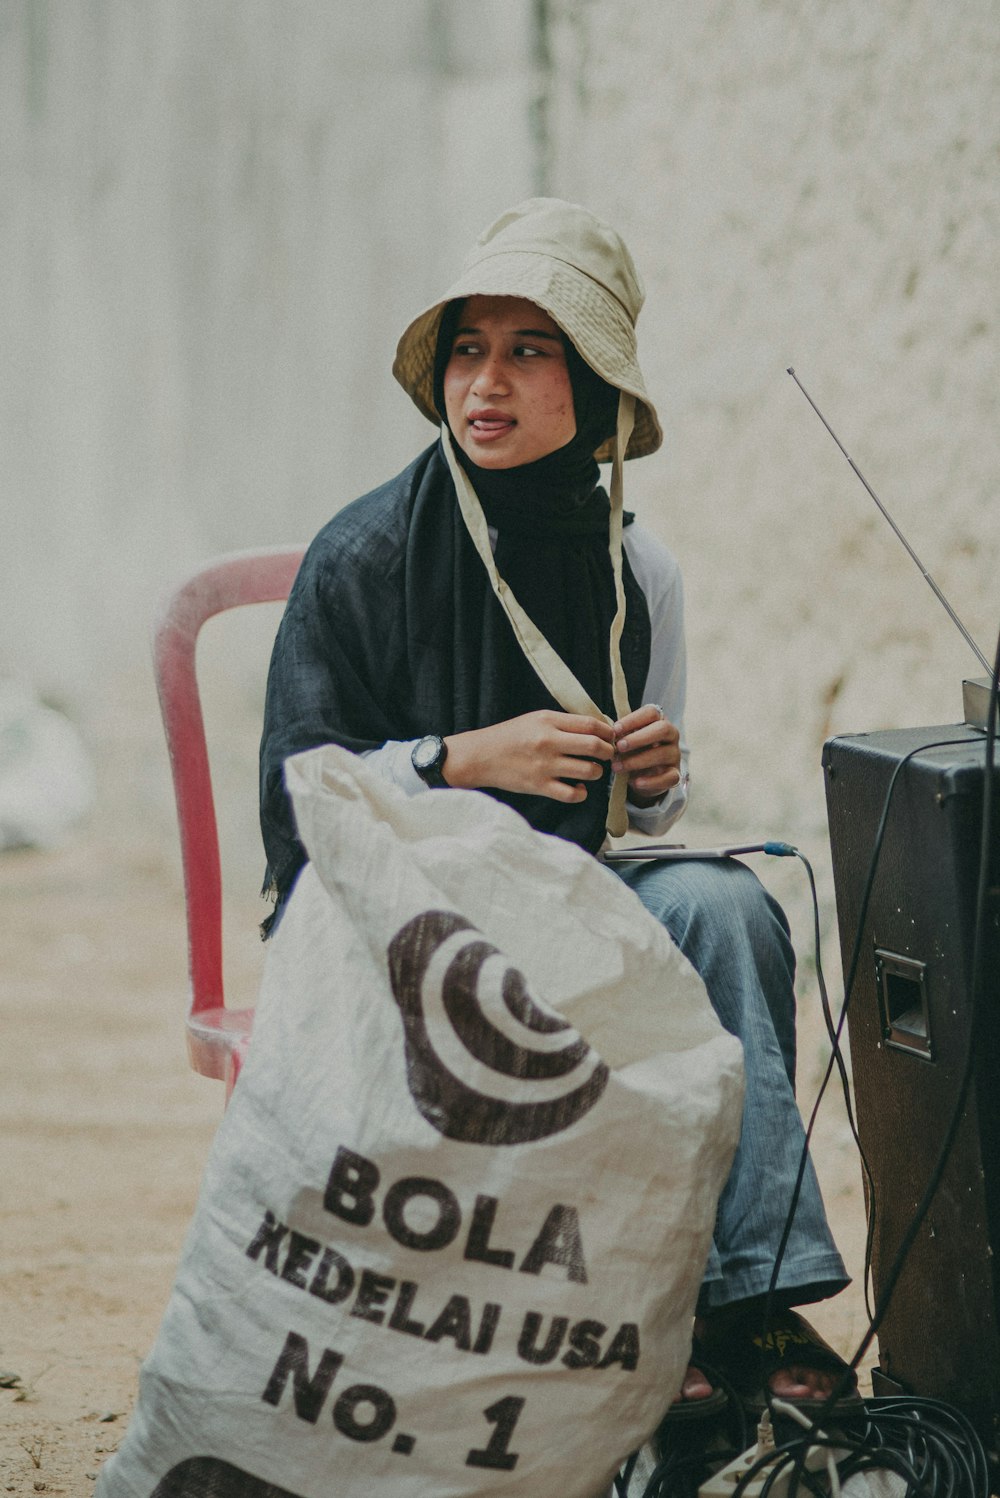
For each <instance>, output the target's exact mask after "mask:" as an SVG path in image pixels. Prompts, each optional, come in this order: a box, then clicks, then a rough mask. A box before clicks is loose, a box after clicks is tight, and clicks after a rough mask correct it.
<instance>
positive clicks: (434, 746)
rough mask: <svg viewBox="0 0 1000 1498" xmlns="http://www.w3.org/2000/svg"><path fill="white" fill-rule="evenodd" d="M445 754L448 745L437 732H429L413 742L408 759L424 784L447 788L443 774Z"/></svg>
mask: <svg viewBox="0 0 1000 1498" xmlns="http://www.w3.org/2000/svg"><path fill="white" fill-rule="evenodd" d="M447 754H448V745H447V744H446V743H445V741H444V739H443V738H442V737H441V735H440V734H438V733H429V734H427V735H426V736H425V737H424V738H422V739H418V740H417V742H416V743H415V744H414V746H413V749H412V750H411V752H410V760H411V761H412V764H413V768H414V769H415V770H416V772H417V774H418V775H419V776H420V779H421V780H422V781H423V782H424V784H425V785H431V786H434V787H436V788H439V789H447V786H448V782H447V780H445V778H444V774H443V768H444V762H445V759H446V757H447Z"/></svg>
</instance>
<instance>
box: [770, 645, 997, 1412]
mask: <svg viewBox="0 0 1000 1498" xmlns="http://www.w3.org/2000/svg"><path fill="white" fill-rule="evenodd" d="M999 670H1000V640H999V641H997V662H996V667H994V695H993V698H991V715H993V716H991V719H990V722H991V724H996V683H997V671H999ZM957 743H967V740H966V739H961V740H960V739H940V740H934V742H933V743H927V745H919V746H918V748H916V749H912V750H910V752H909V753H906V755H904V756H903V758H901V759H900V761H898V764H897V765H895V768H894V771H892V776H891V779H889V785H888V789H886V795H885V803H883V807H882V815H880V819H879V827H877V830H876V837H874V843H873V851H871V857H870V861H868V872H867V876H865V884H864V890H862V897H861V909H859V914H858V920H856V927H855V944H853V950H852V957H850V963H849V968H847V974H846V978H844V1001H843V1005H841V1011H840V1017H838V1022H837V1026H835V1028H834V1031H832V1035H831V1058H829V1061H828V1064H826V1071H825V1073H823V1079H822V1083H820V1086H819V1092H817V1095H816V1103H814V1106H813V1110H811V1113H810V1119H808V1125H807V1129H805V1138H804V1144H802V1153H801V1156H799V1167H798V1173H796V1177H795V1185H793V1188H792V1198H790V1204H789V1210H787V1215H786V1219H784V1228H783V1233H781V1239H780V1242H778V1248H777V1252H775V1260H774V1267H772V1272H771V1281H769V1285H768V1293H766V1297H765V1309H763V1330H765V1333H766V1327H768V1324H769V1320H771V1311H772V1302H774V1293H775V1287H777V1279H778V1273H780V1267H781V1263H783V1258H784V1251H786V1248H787V1240H789V1236H790V1231H792V1222H793V1218H795V1210H796V1207H798V1201H799V1195H801V1188H802V1180H804V1176H805V1168H807V1159H808V1147H810V1143H811V1135H813V1129H814V1125H816V1119H817V1115H819V1107H820V1104H822V1100H823V1097H825V1094H826V1088H828V1085H829V1080H831V1077H832V1070H834V1065H837V1068H838V1071H840V1077H841V1085H843V1088H844V1101H846V1104H847V1115H849V1119H850V1124H852V1134H853V1137H855V1141H856V1144H858V1152H859V1156H861V1161H862V1168H864V1173H865V1179H867V1185H868V1231H867V1240H865V1309H867V1311H868V1315H870V1324H868V1330H867V1332H865V1336H864V1338H862V1342H861V1345H859V1347H858V1350H856V1351H855V1354H853V1357H852V1359H850V1363H849V1368H850V1369H856V1368H858V1363H859V1362H861V1359H862V1357H864V1353H865V1350H867V1348H868V1347H870V1344H871V1341H873V1338H874V1335H876V1332H877V1327H879V1326H880V1324H882V1320H883V1318H885V1312H886V1308H888V1303H889V1296H891V1293H892V1290H894V1288H895V1284H897V1281H898V1276H900V1273H901V1270H903V1263H904V1260H906V1254H909V1249H910V1246H912V1243H913V1240H915V1237H916V1233H918V1231H919V1227H921V1224H922V1221H924V1218H925V1216H927V1212H928V1209H930V1204H931V1200H933V1195H934V1192H936V1191H937V1186H939V1185H940V1179H942V1176H943V1173H945V1168H946V1164H948V1156H949V1155H951V1147H952V1143H954V1137H955V1134H957V1131H958V1125H960V1122H961V1115H963V1110H964V1101H966V1095H967V1091H969V1079H970V1076H972V1064H973V1059H975V1049H973V1046H972V1044H970V1047H969V1058H967V1065H966V1073H967V1076H966V1079H964V1085H963V1091H961V1097H960V1100H958V1104H957V1107H955V1110H954V1115H952V1121H951V1125H949V1129H948V1132H946V1138H945V1147H943V1149H942V1153H940V1158H939V1164H937V1167H936V1170H934V1173H933V1177H931V1182H930V1183H928V1191H927V1192H925V1197H924V1198H922V1200H921V1203H919V1206H918V1210H916V1215H915V1218H913V1221H912V1222H910V1227H909V1228H907V1233H906V1234H904V1239H903V1243H901V1248H900V1251H898V1252H897V1257H895V1260H894V1263H892V1266H891V1270H889V1278H891V1282H889V1284H888V1294H886V1288H883V1293H882V1296H880V1297H879V1303H877V1305H876V1308H874V1311H871V1305H870V1302H868V1294H867V1291H868V1269H870V1255H871V1245H873V1240H874V1227H876V1213H877V1203H876V1192H874V1180H873V1176H871V1170H870V1167H868V1162H867V1158H865V1153H864V1149H862V1146H861V1140H859V1137H858V1131H856V1126H855V1122H853V1115H852V1110H850V1089H849V1083H847V1077H846V1068H844V1061H843V1053H841V1037H843V1029H844V1025H846V1020H847V1010H849V1005H850V998H852V995H853V987H855V980H856V975H858V966H859V962H861V951H862V944H864V927H865V921H867V915H868V905H870V902H871V893H873V888H874V879H876V873H877V867H879V858H880V854H882V843H883V840H885V831H886V827H888V819H889V809H891V806H892V797H894V791H895V786H897V783H898V779H900V774H901V771H903V768H904V767H906V765H907V764H909V761H910V759H913V758H915V756H916V755H919V753H927V752H928V750H931V749H940V748H948V746H951V745H957ZM987 749H988V755H990V759H988V764H987V782H988V785H990V792H991V791H993V774H991V753H993V750H991V737H990V734H988V740H987ZM984 798H985V797H984ZM991 801H993V798H991V795H990V803H988V806H990V807H991ZM988 806H987V804H985V806H984V839H982V854H981V881H979V890H978V900H976V912H978V918H976V941H975V951H976V954H978V956H976V957H975V959H973V960H975V965H976V969H978V971H979V972H981V969H982V960H981V957H979V945H981V927H982V926H984V923H985V893H987V882H988V849H990V822H991V816H988V815H987V810H988ZM769 851H777V846H775V845H772V846H771V848H769ZM787 851H789V852H793V854H795V855H796V857H799V858H801V861H802V863H804V864H805V867H807V872H808V875H810V888H811V893H813V909H814V927H816V933H817V948H816V953H817V954H816V962H817V978H819V974H820V972H822V963H820V956H819V909H817V902H816V882H814V879H813V875H811V869H810V866H808V863H807V860H805V858H804V855H802V854H801V852H799V851H798V849H796V848H792V846H790V845H787ZM984 869H987V875H984ZM981 915H982V918H981ZM823 987H825V983H823ZM820 992H822V989H820ZM975 1008H976V1007H975V989H973V1022H975ZM831 1019H832V1016H831ZM828 1032H829V1026H828ZM849 1377H850V1375H849V1372H844V1375H843V1377H841V1378H840V1380H838V1383H837V1386H835V1387H834V1389H832V1392H831V1395H829V1396H828V1399H826V1401H823V1402H822V1405H820V1404H819V1402H817V1408H816V1420H817V1422H819V1420H822V1419H823V1417H825V1416H826V1414H828V1411H829V1408H832V1405H834V1404H835V1402H837V1399H838V1398H840V1396H841V1393H843V1392H844V1389H846V1386H847V1380H849ZM765 1396H766V1398H768V1402H769V1393H768V1390H766V1381H765Z"/></svg>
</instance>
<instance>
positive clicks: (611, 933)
mask: <svg viewBox="0 0 1000 1498" xmlns="http://www.w3.org/2000/svg"><path fill="white" fill-rule="evenodd" d="M286 776H287V781H288V785H289V789H290V791H291V793H292V797H293V800H294V803H295V811H296V818H297V822H298V826H299V831H300V835H301V837H302V840H303V842H304V843H305V846H306V848H307V849H308V851H309V855H310V859H311V863H310V864H309V865H308V866H307V867H306V868H305V870H304V871H303V873H302V875H301V876H300V879H299V882H298V885H297V887H296V889H295V892H294V894H293V896H292V898H291V900H290V902H289V906H288V910H287V912H286V914H285V917H284V920H283V921H282V923H281V926H280V928H279V930H278V933H277V935H276V936H275V938H274V939H273V942H272V944H271V950H270V953H269V958H268V964H267V968H266V972H265V976H264V981H263V986H262V992H261V996H260V1003H259V1008H258V1012H257V1020H256V1024H255V1030H254V1038H253V1044H252V1046H251V1048H250V1054H249V1057H248V1059H247V1062H246V1064H245V1066H244V1070H243V1073H242V1075H241V1077H240V1080H239V1083H238V1084H237V1087H236V1089H235V1092H234V1094H233V1098H232V1101H231V1103H230V1106H229V1109H228V1111H227V1113H226V1116H225V1119H224V1120H223V1123H222V1125H221V1127H220V1129H219V1133H218V1136H217V1138H216V1140H215V1142H214V1145H213V1148H212V1151H211V1156H210V1160H209V1164H208V1168H207V1171H206V1176H205V1180H204V1183H203V1186H202V1191H201V1196H200V1200H199V1205H198V1209H197V1213H196V1216H195V1219H194V1222H193V1224H192V1228H191V1231H190V1234H189V1238H188V1241H187V1244H186V1247H185V1251H184V1255H183V1259H182V1262H181V1265H180V1269H179V1272H178V1276H177V1281H176V1285H175V1288H174V1291H173V1294H172V1296H171V1299H170V1302H169V1305H168V1307H167V1311H166V1315H165V1318H164V1321H163V1325H162V1328H161V1331H160V1334H159V1336H158V1339H157V1341H156V1344H155V1346H154V1348H153V1351H152V1353H151V1355H150V1357H149V1358H148V1360H147V1362H146V1364H145V1366H144V1369H143V1373H142V1378H141V1386H140V1397H139V1402H138V1405H137V1408H136V1411H135V1414H134V1416H133V1419H132V1422H131V1424H130V1427H129V1430H128V1433H127V1436H126V1438H125V1441H124V1443H123V1445H122V1447H121V1450H120V1451H119V1452H118V1454H117V1455H116V1456H114V1457H112V1458H111V1459H110V1460H109V1462H108V1463H107V1465H106V1466H105V1468H104V1470H103V1472H102V1474H101V1478H100V1481H99V1483H98V1488H97V1493H98V1498H124V1495H129V1498H150V1495H153V1494H155V1495H156V1498H196V1495H197V1498H237V1495H239V1498H287V1495H288V1494H294V1495H296V1498H362V1495H364V1498H371V1495H378V1498H383V1495H384V1498H459V1495H462V1498H469V1495H479V1494H498V1495H499V1494H512V1493H517V1494H518V1495H520V1498H535V1495H537V1498H552V1495H554V1494H558V1495H559V1498H576V1495H579V1498H588V1495H597V1494H601V1495H604V1494H606V1493H607V1491H608V1488H609V1485H610V1483H611V1478H612V1475H613V1473H614V1471H615V1470H616V1468H617V1467H618V1465H619V1464H620V1461H621V1460H622V1458H623V1457H624V1456H625V1455H626V1454H627V1453H628V1452H630V1451H631V1450H633V1449H634V1448H635V1447H637V1446H639V1445H640V1444H641V1442H642V1441H643V1440H644V1439H645V1438H646V1437H647V1436H648V1435H649V1433H650V1432H651V1430H652V1429H653V1427H654V1426H655V1425H656V1423H657V1421H658V1419H659V1417H660V1416H661V1414H662V1413H663V1411H664V1409H665V1408H666V1406H667V1405H668V1403H669V1402H670V1399H671V1398H672V1396H673V1394H674V1393H675V1392H676V1390H677V1388H678V1387H679V1384H680V1379H681V1376H682V1374H683V1370H684V1367H685V1364H686V1361H687V1356H688V1352H689V1347H690V1333H691V1325H690V1318H691V1315H692V1311H693V1306H694V1302H695V1298H696V1295H697V1291H698V1286H699V1283H700V1279H701V1274H702V1271H703V1268H704V1264H705V1259H706V1256H707V1252H708V1247H709V1242H710V1238H711V1233H712V1228H713V1224H714V1218H715V1207H716V1201H717V1198H718V1194H719V1191H720V1190H721V1187H722V1185H723V1183H724V1181H725V1178H726V1174H727V1172H728V1169H729V1165H730V1161H731V1157H732V1152H733V1149H734V1147H735V1142H736V1138H737V1134H738V1130H739V1119H740V1110H741V1103H742V1062H741V1056H740V1050H739V1045H738V1043H737V1042H736V1041H735V1040H734V1039H733V1038H732V1037H731V1036H729V1035H727V1034H726V1033H725V1032H724V1031H723V1030H722V1029H721V1027H720V1025H719V1024H718V1021H717V1020H716V1018H715V1016H714V1014H713V1013H712V1010H711V1008H710V1007H709V1003H708V999H707V997H706V994H705V991H704V987H703V985H702V983H701V981H700V979H699V978H698V977H697V975H696V974H695V973H694V971H693V969H692V968H691V967H690V965H689V964H688V963H687V962H686V961H685V959H684V958H683V957H682V956H681V954H680V953H679V952H678V951H677V949H676V948H675V947H674V946H673V944H672V943H671V941H670V939H669V937H668V936H667V935H666V933H665V932H664V931H663V930H662V929H661V927H660V926H659V925H658V923H657V922H656V921H655V920H654V919H653V918H652V917H651V916H649V915H648V914H647V912H646V911H645V910H644V909H643V907H642V906H641V905H640V903H639V901H638V900H637V899H636V898H635V896H634V895H633V894H632V893H631V892H630V891H629V890H628V889H627V888H626V887H625V886H624V885H623V884H622V883H621V882H620V881H619V880H618V879H617V878H616V877H615V876H614V875H613V874H612V873H611V872H610V871H609V870H607V869H605V868H603V867H602V866H601V865H600V864H599V863H597V862H596V861H595V860H594V859H592V858H591V857H589V856H588V855H587V854H585V853H582V852H581V851H580V850H579V849H578V848H575V847H573V846H571V845H569V844H567V843H564V842H561V841H559V840H557V839H554V838H550V837H544V836H541V835H540V834H538V833H535V832H534V831H532V830H531V828H529V827H528V825H527V824H526V823H525V822H524V821H523V820H522V819H521V818H520V817H518V816H517V815H516V814H515V813H514V812H512V811H510V810H509V809H508V808H506V807H504V806H501V805H500V804H498V803H497V802H495V801H493V800H492V799H490V798H489V797H486V796H483V795H480V794H478V793H475V792H461V791H441V792H434V793H428V794H425V795H421V796H418V797H414V798H412V799H408V798H407V797H405V796H403V795H402V794H401V793H400V792H399V791H398V790H396V789H395V788H394V787H392V786H389V785H387V784H385V783H384V782H383V781H381V780H380V779H379V778H378V777H377V776H376V775H375V774H374V773H373V772H372V771H370V770H368V769H366V768H365V767H364V766H363V765H362V764H361V762H359V761H358V760H357V759H356V758H354V757H353V756H351V755H349V754H347V753H345V752H344V751H342V750H339V749H336V748H324V749H319V750H314V751H311V752H310V753H307V754H304V755H299V756H297V757H296V758H294V759H292V760H290V761H289V762H288V765H287V766H286Z"/></svg>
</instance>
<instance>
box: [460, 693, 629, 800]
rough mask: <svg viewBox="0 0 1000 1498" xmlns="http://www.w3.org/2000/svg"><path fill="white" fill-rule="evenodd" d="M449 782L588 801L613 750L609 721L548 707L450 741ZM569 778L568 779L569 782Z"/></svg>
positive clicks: (463, 785) (475, 788) (461, 734)
mask: <svg viewBox="0 0 1000 1498" xmlns="http://www.w3.org/2000/svg"><path fill="white" fill-rule="evenodd" d="M445 744H446V745H447V747H448V755H447V758H446V759H445V762H444V766H443V770H444V778H445V780H446V781H447V782H448V784H449V785H452V786H461V787H464V788H466V789H470V790H478V789H480V788H481V787H483V786H490V787H491V788H493V789H495V790H500V791H520V792H523V793H525V794H527V795H532V796H548V797H549V798H550V800H552V801H565V802H572V801H583V800H584V799H585V798H586V795H587V788H586V785H584V784H581V782H583V781H587V780H599V779H600V778H601V775H602V773H603V770H604V765H605V763H607V762H608V761H609V760H610V759H611V758H612V756H613V754H614V737H613V733H612V727H611V724H610V723H605V722H604V721H603V719H601V718H587V717H583V716H580V715H578V714H576V713H560V712H554V711H551V710H549V709H548V708H543V709H541V710H540V711H538V712H534V713H524V714H522V716H521V717H519V718H508V719H506V720H505V721H504V722H503V723H493V724H491V725H490V726H489V727H488V728H473V729H470V730H469V731H468V732H467V733H452V734H449V735H448V736H447V738H446V739H445ZM567 782H569V783H567Z"/></svg>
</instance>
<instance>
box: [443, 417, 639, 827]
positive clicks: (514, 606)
mask: <svg viewBox="0 0 1000 1498" xmlns="http://www.w3.org/2000/svg"><path fill="white" fill-rule="evenodd" d="M634 424H635V397H634V396H632V395H629V394H628V392H627V391H624V390H623V391H622V392H621V394H620V395H619V397H618V425H617V430H616V433H615V451H614V457H613V459H612V469H611V520H610V526H609V549H610V552H611V570H612V574H613V576H614V584H615V617H614V618H613V619H612V621H611V632H610V639H609V651H610V656H611V686H612V693H613V696H614V703H615V711H616V713H617V714H618V716H619V718H623V717H624V716H625V715H626V713H628V712H629V711H630V706H629V700H628V687H627V685H626V682H625V672H624V670H623V669H622V661H621V637H622V629H623V627H624V624H625V588H624V585H623V583H622V496H623V492H624V483H623V479H622V464H623V461H624V457H625V452H626V449H627V448H628V442H629V437H630V436H631V435H632V427H633V425H634ZM441 442H442V446H443V447H444V453H445V457H446V458H447V460H448V467H449V469H450V470H451V476H452V480H453V482H454V485H455V493H456V495H457V497H458V507H459V509H460V510H461V512H462V519H463V520H464V521H465V526H466V529H467V530H468V532H469V535H470V537H471V538H472V544H473V545H474V546H475V548H476V551H477V552H478V553H479V556H480V559H481V561H482V563H483V566H484V567H485V568H486V573H487V576H488V577H489V580H490V585H491V586H492V588H493V592H494V593H495V594H496V596H497V599H498V601H499V603H500V607H501V608H502V609H503V611H504V613H505V614H506V616H507V619H508V620H509V622H510V626H511V628H512V629H513V631H514V637H515V639H516V640H517V642H518V644H519V645H520V647H521V649H522V650H523V651H524V654H525V656H526V657H527V659H528V661H529V662H530V664H531V666H532V668H533V670H534V671H535V673H536V675H537V676H538V678H539V680H540V681H541V682H542V684H543V686H544V687H545V689H546V691H548V692H549V693H550V695H551V696H553V697H554V698H555V700H556V701H557V702H558V703H559V706H560V707H561V708H562V709H563V711H564V712H567V713H577V714H580V715H581V716H583V717H588V718H601V719H602V720H603V721H604V722H605V723H611V722H612V721H613V720H612V719H611V718H609V717H608V715H607V713H605V712H604V711H603V710H602V709H601V708H599V707H598V706H597V703H596V702H594V700H593V698H592V697H591V696H590V693H589V692H587V691H586V690H585V688H584V687H583V686H582V685H581V683H580V682H579V681H578V680H577V678H576V676H575V675H574V674H573V672H572V671H571V670H570V668H569V667H568V666H567V664H566V662H565V661H564V660H563V659H562V657H561V656H560V655H559V654H558V652H557V651H556V650H554V649H553V647H552V646H551V645H550V644H549V642H548V640H547V639H546V638H545V636H544V635H543V634H542V632H541V630H540V629H538V627H537V626H536V625H535V624H534V622H533V621H532V620H531V619H530V618H529V617H528V615H527V614H526V613H525V611H524V609H523V608H522V607H521V605H520V604H519V603H518V601H517V599H516V598H515V596H514V594H513V592H512V590H511V589H510V587H509V586H508V585H507V583H505V582H504V580H503V578H502V577H501V576H500V574H499V572H498V571H497V568H496V563H495V561H494V560H493V547H492V546H491V545H490V533H489V528H488V526H487V524H486V516H485V515H484V514H483V507H482V505H481V504H480V503H479V499H478V498H477V496H476V491H475V490H474V489H473V487H472V483H471V481H470V479H469V475H468V474H467V473H466V472H465V469H464V468H462V466H461V465H460V463H459V462H458V459H457V458H456V457H455V449H454V447H453V446H452V437H451V433H450V432H449V430H448V428H447V426H442V427H441ZM627 794H628V779H627V777H626V776H624V775H615V776H614V777H613V780H612V783H611V796H610V799H609V802H608V819H607V830H608V833H609V834H610V836H611V837H621V836H623V834H624V833H626V832H627V831H628V813H627V811H626V809H625V798H626V796H627Z"/></svg>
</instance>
